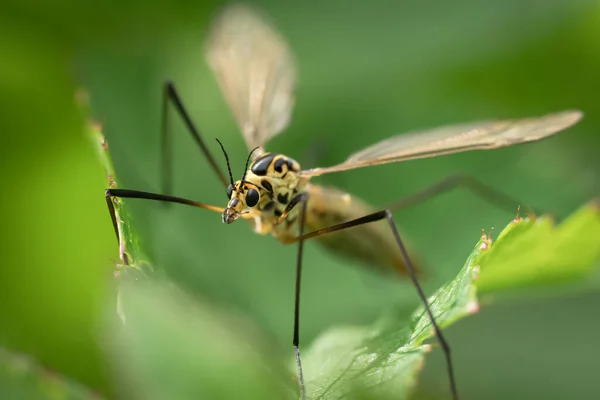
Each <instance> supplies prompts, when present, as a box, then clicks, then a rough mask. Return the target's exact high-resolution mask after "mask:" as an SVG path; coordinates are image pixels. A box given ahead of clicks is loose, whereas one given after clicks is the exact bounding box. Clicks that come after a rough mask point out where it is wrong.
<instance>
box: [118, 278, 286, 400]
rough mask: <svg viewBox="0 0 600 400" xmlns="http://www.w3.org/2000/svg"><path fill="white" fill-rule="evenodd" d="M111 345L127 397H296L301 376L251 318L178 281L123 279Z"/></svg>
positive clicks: (181, 399)
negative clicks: (282, 360)
mask: <svg viewBox="0 0 600 400" xmlns="http://www.w3.org/2000/svg"><path fill="white" fill-rule="evenodd" d="M121 311H122V313H123V314H124V316H125V322H124V323H123V322H122V321H123V320H122V319H117V318H114V317H113V318H112V323H111V324H110V325H109V326H110V329H109V330H108V334H107V336H106V343H107V346H108V349H109V353H110V355H111V358H112V361H113V366H114V368H115V370H116V372H117V373H118V381H119V383H120V387H121V388H122V392H123V393H122V394H123V396H124V398H129V399H144V400H152V399H156V400H159V399H160V400H162V399H178V400H185V399H190V400H197V399H242V398H243V399H254V398H256V399H286V398H289V399H293V398H294V397H295V396H296V392H297V389H296V382H295V380H294V374H293V373H290V372H289V371H287V370H286V368H285V367H284V366H283V365H281V364H279V363H278V362H276V361H275V359H276V358H279V357H276V356H275V354H272V353H273V352H272V351H269V347H268V343H266V342H265V341H264V336H263V335H261V334H260V332H259V331H257V329H256V328H255V327H254V326H253V324H251V323H250V322H249V321H247V320H244V319H243V318H241V317H238V316H235V315H233V314H232V313H231V312H229V311H227V310H223V309H220V308H218V307H216V306H213V305H210V304H208V303H207V302H200V301H198V299H195V298H192V297H191V296H189V295H187V294H185V293H184V292H183V291H181V290H180V289H178V288H177V287H175V286H174V285H171V284H168V283H164V282H157V281H152V282H151V281H149V280H146V281H140V280H137V281H133V280H129V279H125V280H123V282H122V291H121Z"/></svg>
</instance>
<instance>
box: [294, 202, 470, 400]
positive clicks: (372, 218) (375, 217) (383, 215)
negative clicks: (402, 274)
mask: <svg viewBox="0 0 600 400" xmlns="http://www.w3.org/2000/svg"><path fill="white" fill-rule="evenodd" d="M383 219H385V220H387V222H388V225H389V226H390V229H391V230H392V233H393V235H394V238H395V239H396V243H397V244H398V248H399V249H400V252H401V253H402V257H403V258H404V261H405V263H406V268H407V270H408V272H409V275H410V278H411V280H412V282H413V284H414V286H415V288H416V290H417V293H418V294H419V297H420V299H421V301H422V302H423V305H424V306H425V311H426V312H427V315H428V316H429V319H430V320H431V325H432V326H433V329H434V330H435V334H436V336H437V338H438V341H439V342H440V345H441V346H442V349H443V351H444V355H445V357H446V365H447V368H448V376H449V378H450V389H451V391H452V398H453V399H454V400H458V391H457V388H456V380H455V378H454V366H453V364H452V358H451V355H450V346H449V345H448V342H447V341H446V339H445V338H444V336H443V335H442V331H441V329H440V327H439V326H438V324H437V322H436V320H435V317H434V316H433V312H432V311H431V308H430V307H429V302H428V301H427V297H426V296H425V293H424V292H423V289H422V288H421V285H420V284H419V280H418V279H417V276H416V273H415V268H414V267H413V265H412V263H411V261H410V258H409V257H408V253H407V251H406V248H405V247H404V243H403V242H402V239H400V234H399V233H398V229H397V228H396V224H395V222H394V219H393V216H392V212H391V211H390V210H389V209H386V210H382V211H378V212H375V213H372V214H368V215H365V216H364V217H360V218H356V219H353V220H351V221H347V222H342V223H340V224H336V225H332V226H329V227H327V228H323V229H319V230H316V231H313V232H310V233H307V234H305V235H304V234H302V233H300V235H299V236H298V237H297V238H296V240H295V241H298V242H299V244H301V243H302V242H303V241H304V240H308V239H312V238H315V237H318V236H321V235H325V234H328V233H332V232H336V231H340V230H343V229H348V228H352V227H355V226H359V225H364V224H368V223H371V222H376V221H381V220H383ZM299 260H301V258H299ZM297 287H298V288H299V286H297Z"/></svg>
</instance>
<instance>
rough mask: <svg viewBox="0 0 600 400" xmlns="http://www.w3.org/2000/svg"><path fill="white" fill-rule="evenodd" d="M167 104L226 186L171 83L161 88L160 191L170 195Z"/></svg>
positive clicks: (170, 142) (169, 128)
mask: <svg viewBox="0 0 600 400" xmlns="http://www.w3.org/2000/svg"><path fill="white" fill-rule="evenodd" d="M169 103H172V104H173V105H174V106H175V109H176V110H177V112H178V113H179V115H180V116H181V118H183V121H184V122H185V125H186V127H187V128H188V131H189V132H190V134H191V135H192V137H193V138H194V140H195V141H196V143H197V144H198V146H200V150H202V153H204V156H205V157H206V159H207V161H208V163H209V164H210V166H211V168H212V169H213V171H215V173H216V174H217V177H218V178H219V180H220V181H221V182H222V183H223V185H224V186H227V185H228V184H229V182H228V181H227V179H226V178H225V175H224V174H223V172H222V171H221V168H219V165H218V164H217V162H216V161H215V159H214V158H213V156H212V154H211V153H210V150H209V149H208V147H206V143H204V140H202V137H201V136H200V131H198V129H197V128H196V126H195V125H194V123H193V122H192V119H191V118H190V116H189V114H188V113H187V111H186V109H185V107H184V106H183V103H182V101H181V98H180V97H179V94H177V90H176V89H175V85H173V83H172V82H169V81H167V82H165V84H164V86H163V108H162V190H163V193H166V194H171V190H172V186H173V184H172V181H171V176H172V153H173V150H172V134H171V124H170V118H169V115H170V113H169Z"/></svg>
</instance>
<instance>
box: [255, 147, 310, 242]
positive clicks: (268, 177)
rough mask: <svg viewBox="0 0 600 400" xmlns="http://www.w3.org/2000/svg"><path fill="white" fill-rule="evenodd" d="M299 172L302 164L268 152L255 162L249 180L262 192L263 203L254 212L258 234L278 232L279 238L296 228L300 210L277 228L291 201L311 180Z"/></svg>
mask: <svg viewBox="0 0 600 400" xmlns="http://www.w3.org/2000/svg"><path fill="white" fill-rule="evenodd" d="M299 171H300V164H298V162H297V161H295V160H294V159H292V158H289V157H287V156H284V155H282V154H277V153H265V154H262V155H261V156H260V157H258V158H257V159H256V160H254V162H253V163H252V165H251V166H250V169H249V170H248V172H247V173H246V181H249V182H251V183H253V184H254V185H255V186H257V187H258V188H259V190H260V201H259V203H258V204H257V205H256V206H255V207H253V208H252V209H251V214H252V215H253V217H254V229H255V231H256V232H258V233H262V234H266V233H269V232H271V231H273V230H275V231H277V232H273V233H274V234H275V235H276V236H278V235H281V234H283V233H284V232H282V231H283V230H289V229H290V228H291V227H292V226H293V225H294V224H293V223H294V222H295V220H296V217H297V215H298V211H299V209H300V207H294V209H292V210H291V211H290V213H289V214H288V216H287V217H286V219H285V221H284V222H283V223H282V224H280V225H279V226H275V225H276V224H277V221H278V219H279V217H280V216H281V215H282V213H283V211H284V210H285V208H286V206H287V205H288V204H289V203H290V201H291V200H292V199H293V198H294V197H296V196H297V195H298V194H300V193H302V192H304V191H305V190H306V185H307V183H308V180H307V179H305V178H300V177H299V175H298V172H299ZM290 234H293V232H290Z"/></svg>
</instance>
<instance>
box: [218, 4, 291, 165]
mask: <svg viewBox="0 0 600 400" xmlns="http://www.w3.org/2000/svg"><path fill="white" fill-rule="evenodd" d="M206 57H207V60H208V63H209V65H210V67H211V68H212V69H213V71H214V73H215V75H216V78H217V80H218V82H219V85H220V87H221V91H222V92H223V94H224V96H225V99H226V100H227V103H228V104H229V107H230V108H231V110H232V111H233V114H234V116H235V118H236V120H237V123H238V125H239V127H240V130H241V131H242V133H243V135H244V138H245V139H246V143H247V145H248V148H249V149H252V148H254V147H256V146H262V145H263V144H265V143H266V142H267V140H269V139H270V138H271V137H273V136H275V135H277V134H278V133H279V132H281V131H282V130H283V129H284V128H285V127H286V126H287V124H288V122H289V120H290V116H291V112H292V108H293V105H294V97H293V91H294V88H295V84H296V70H295V67H294V60H293V59H292V56H291V54H290V52H289V51H288V47H287V44H286V43H285V41H284V40H283V38H282V37H281V36H280V35H279V34H278V33H277V32H275V31H274V30H273V28H271V26H269V25H268V24H267V23H266V22H265V21H264V19H262V18H261V17H260V16H259V15H258V14H257V13H256V12H255V11H253V10H252V9H250V8H249V7H247V6H242V5H235V6H230V7H228V8H226V9H225V10H224V12H223V13H221V14H220V15H219V16H218V17H217V19H216V20H215V22H214V24H213V26H212V28H211V31H210V35H209V40H208V44H207V49H206ZM257 155H258V154H257Z"/></svg>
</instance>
